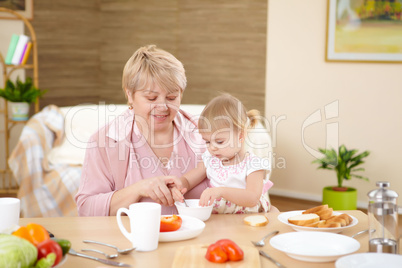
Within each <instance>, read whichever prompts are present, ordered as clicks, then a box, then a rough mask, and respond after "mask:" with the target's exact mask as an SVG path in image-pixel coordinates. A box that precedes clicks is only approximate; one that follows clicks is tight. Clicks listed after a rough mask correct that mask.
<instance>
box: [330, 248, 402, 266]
mask: <svg viewBox="0 0 402 268" xmlns="http://www.w3.org/2000/svg"><path fill="white" fill-rule="evenodd" d="M401 266H402V255H398V254H389V253H375V252H370V253H358V254H352V255H349V256H345V257H342V258H339V259H338V260H337V261H336V262H335V267H336V268H377V267H386V268H400V267H401Z"/></svg>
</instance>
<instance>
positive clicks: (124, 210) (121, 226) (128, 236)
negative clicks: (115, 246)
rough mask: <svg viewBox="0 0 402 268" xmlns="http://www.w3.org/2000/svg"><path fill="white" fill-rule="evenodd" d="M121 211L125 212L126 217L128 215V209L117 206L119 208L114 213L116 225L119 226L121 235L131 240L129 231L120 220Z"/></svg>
mask: <svg viewBox="0 0 402 268" xmlns="http://www.w3.org/2000/svg"><path fill="white" fill-rule="evenodd" d="M122 213H125V214H127V216H128V217H130V215H129V210H128V209H126V208H119V209H118V210H117V214H116V219H117V225H118V226H119V228H120V231H121V232H122V233H123V235H124V236H125V237H126V238H127V239H128V240H130V241H131V239H130V233H129V232H128V231H127V229H126V227H124V225H123V223H122V221H121V214H122Z"/></svg>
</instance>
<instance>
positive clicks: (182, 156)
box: [75, 110, 207, 216]
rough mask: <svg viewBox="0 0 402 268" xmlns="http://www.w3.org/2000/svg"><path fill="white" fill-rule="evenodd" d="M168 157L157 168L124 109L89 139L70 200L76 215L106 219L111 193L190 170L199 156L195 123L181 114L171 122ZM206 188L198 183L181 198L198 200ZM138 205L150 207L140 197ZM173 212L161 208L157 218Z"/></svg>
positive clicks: (131, 114)
mask: <svg viewBox="0 0 402 268" xmlns="http://www.w3.org/2000/svg"><path fill="white" fill-rule="evenodd" d="M173 122H174V127H175V128H174V145H173V153H172V156H171V158H170V161H169V163H168V165H167V166H164V165H162V164H161V162H160V160H159V159H158V158H157V157H156V155H155V154H154V152H153V151H152V149H151V147H150V146H149V144H148V143H147V142H146V140H145V138H144V137H143V136H142V134H141V132H140V131H139V130H138V127H137V124H136V123H135V121H134V112H133V111H132V110H127V111H126V112H125V113H123V114H122V115H120V116H118V117H117V118H116V119H115V120H113V121H112V122H111V123H109V124H108V125H106V126H105V127H103V128H101V129H100V130H99V131H98V132H96V133H95V134H94V135H92V137H91V138H90V140H89V142H88V148H87V150H86V155H85V160H84V165H83V169H82V174H81V183H80V187H79V189H78V193H77V195H76V196H75V200H76V203H77V206H78V214H79V215H80V216H108V215H109V209H110V202H111V198H112V195H113V193H114V192H115V191H117V190H120V189H123V188H125V187H127V186H129V185H131V184H133V183H136V182H138V181H140V180H143V179H147V178H151V177H156V176H168V175H170V176H177V177H180V176H182V175H183V174H185V173H186V172H188V171H190V170H191V169H193V168H194V167H196V165H197V162H198V161H202V160H201V155H202V153H203V152H204V151H205V143H204V141H203V140H202V138H201V135H200V134H199V133H198V129H197V125H196V123H195V120H193V118H191V116H190V115H189V114H187V113H185V112H183V111H181V110H180V111H179V112H178V113H177V115H176V117H175V119H174V121H173ZM206 188H207V181H206V180H204V181H203V182H201V183H200V184H199V185H197V186H196V187H194V188H193V189H192V190H191V191H189V192H188V193H186V194H185V197H186V198H187V199H192V198H195V199H198V198H200V196H201V193H202V191H203V190H205V189H206ZM140 202H154V201H153V200H152V199H150V198H141V199H140ZM173 213H177V210H176V207H175V206H171V207H170V206H162V214H165V215H168V214H173Z"/></svg>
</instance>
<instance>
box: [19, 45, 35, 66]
mask: <svg viewBox="0 0 402 268" xmlns="http://www.w3.org/2000/svg"><path fill="white" fill-rule="evenodd" d="M31 49H32V42H31V41H29V42H28V43H27V45H26V48H25V51H24V54H23V55H22V57H21V61H20V64H22V65H24V64H26V63H27V61H28V57H29V54H30V53H31Z"/></svg>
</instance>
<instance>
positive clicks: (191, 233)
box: [159, 215, 205, 242]
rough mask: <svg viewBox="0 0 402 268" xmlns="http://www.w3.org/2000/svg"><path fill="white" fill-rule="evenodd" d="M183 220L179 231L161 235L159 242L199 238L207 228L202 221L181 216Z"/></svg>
mask: <svg viewBox="0 0 402 268" xmlns="http://www.w3.org/2000/svg"><path fill="white" fill-rule="evenodd" d="M179 216H180V217H181V219H182V220H183V222H182V224H181V227H180V229H179V230H177V231H173V232H163V233H159V242H171V241H179V240H186V239H190V238H193V237H196V236H198V235H199V234H201V233H202V231H203V230H204V228H205V223H204V222H203V221H202V220H199V219H197V218H194V217H191V216H185V215H179Z"/></svg>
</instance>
